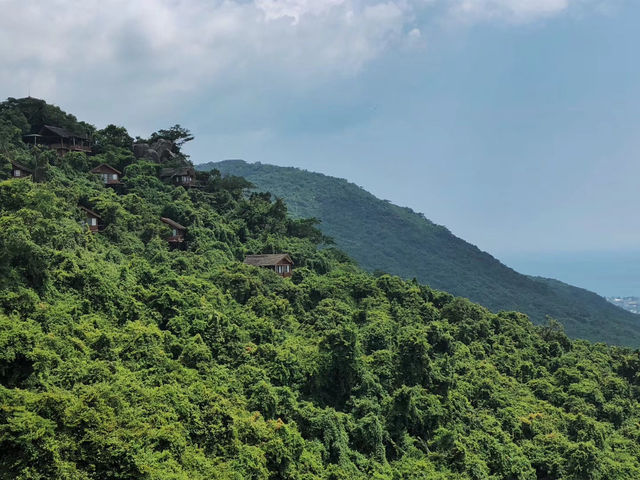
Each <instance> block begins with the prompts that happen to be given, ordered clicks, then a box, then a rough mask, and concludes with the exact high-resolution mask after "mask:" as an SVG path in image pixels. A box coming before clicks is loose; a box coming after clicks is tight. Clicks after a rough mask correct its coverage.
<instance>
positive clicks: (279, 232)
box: [0, 106, 640, 480]
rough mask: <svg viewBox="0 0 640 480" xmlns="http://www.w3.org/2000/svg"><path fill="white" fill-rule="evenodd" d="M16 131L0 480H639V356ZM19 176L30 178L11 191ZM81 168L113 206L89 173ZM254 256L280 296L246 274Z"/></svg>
mask: <svg viewBox="0 0 640 480" xmlns="http://www.w3.org/2000/svg"><path fill="white" fill-rule="evenodd" d="M1 108H2V109H1V110H0V111H2V112H5V111H7V110H5V106H2V107H1ZM9 110H10V109H9ZM10 111H11V112H13V110H10ZM12 118H13V117H12V115H11V114H7V115H6V116H5V115H4V114H3V116H2V117H1V122H3V123H2V124H3V125H5V127H6V128H5V129H4V130H2V132H3V137H2V138H3V141H5V140H6V139H5V137H4V135H5V132H6V131H9V132H10V134H9V139H8V140H7V141H6V142H5V143H3V147H2V148H3V150H2V152H1V153H2V162H3V163H4V165H3V168H2V170H1V172H2V173H0V174H1V175H3V179H2V181H0V478H11V479H85V480H89V479H95V480H98V479H132V480H133V479H136V480H138V479H158V480H159V479H163V480H165V479H176V480H178V479H185V480H186V479H212V478H214V479H215V478H219V479H238V480H243V479H303V480H311V479H332V480H337V479H345V480H346V479H358V478H361V479H377V480H385V479H386V480H390V479H393V480H400V479H415V480H418V479H420V480H435V479H439V480H445V479H450V480H454V479H487V480H489V479H491V480H493V479H495V480H497V479H523V480H525V479H526V480H535V479H540V480H541V479H548V480H551V479H575V480H578V479H580V480H582V479H603V480H604V479H636V478H640V442H639V440H640V409H639V408H638V407H639V404H638V400H639V398H640V377H639V376H638V368H639V367H640V356H639V353H638V351H632V350H630V349H625V348H619V347H610V346H607V345H605V344H593V343H589V342H587V341H582V340H580V341H572V340H570V339H569V338H568V337H567V336H566V335H565V334H564V332H563V331H562V328H561V327H560V326H559V324H557V323H556V322H551V323H549V324H546V325H544V326H534V325H533V324H532V323H531V322H530V321H529V319H528V318H527V317H526V316H525V315H523V314H520V313H515V312H502V313H498V314H494V313H491V312H489V311H488V310H487V309H485V308H483V307H480V306H478V305H476V304H473V303H471V302H470V301H468V300H465V299H462V298H456V297H454V296H452V295H450V294H447V293H444V292H440V291H436V290H433V289H431V288H429V287H427V286H424V285H420V284H419V283H418V282H408V281H404V280H402V279H400V278H398V277H395V276H390V275H386V274H381V275H378V276H373V275H371V274H369V273H366V272H364V271H362V270H361V269H360V268H358V267H357V266H356V265H355V264H354V263H353V262H352V261H350V260H349V258H348V257H347V256H346V255H345V254H343V253H341V252H340V251H338V250H336V249H335V248H333V247H331V245H330V244H329V243H330V242H329V240H328V239H327V238H326V237H324V236H323V235H322V234H321V233H320V232H319V231H318V230H317V229H316V226H315V223H314V222H313V221H305V220H294V219H292V218H291V217H289V216H288V214H287V206H286V204H285V203H284V202H282V201H281V200H274V199H273V198H272V197H271V196H270V195H269V194H265V193H253V194H249V193H248V192H247V187H249V186H250V184H249V183H248V182H246V181H245V180H243V179H241V178H237V177H223V176H221V175H220V173H219V172H217V171H211V172H206V173H203V174H201V175H200V176H199V181H200V182H201V184H202V188H198V189H189V190H185V189H184V188H183V187H174V186H171V185H168V184H165V183H163V182H161V181H160V180H159V179H158V176H157V175H158V170H159V168H160V166H159V165H157V164H154V163H151V162H149V161H147V160H145V159H136V158H135V156H134V155H133V154H132V151H131V148H130V147H127V146H126V145H123V143H122V142H121V140H122V138H123V135H115V136H113V135H108V134H106V133H105V134H103V135H102V137H101V138H103V140H102V142H103V144H102V150H101V152H100V153H98V154H96V155H93V156H87V155H85V154H84V153H77V152H76V153H69V154H67V155H65V156H58V155H55V154H53V155H52V154H51V152H46V151H40V150H38V149H33V150H30V149H29V148H28V147H26V146H25V145H21V144H20V135H18V136H17V137H15V136H11V135H13V134H11V129H12V128H21V127H19V126H18V125H17V124H15V123H13V122H14V120H12ZM3 128H4V127H3ZM20 132H22V130H20ZM99 132H100V131H99V130H95V133H96V135H98V134H99ZM120 133H121V134H123V133H126V131H125V132H122V131H121V132H120ZM110 138H115V140H113V142H114V143H113V144H110V143H109V142H110V140H109V139H110ZM118 139H119V140H118ZM125 143H126V142H125ZM17 158H19V159H20V160H21V161H22V162H25V163H29V165H32V166H35V165H39V166H40V168H42V169H43V176H42V177H41V179H40V180H39V181H38V182H35V181H33V179H32V178H24V179H12V178H9V176H8V173H7V172H8V168H9V167H8V165H7V164H8V163H9V161H12V160H13V161H15V159H17ZM101 163H109V164H111V165H113V166H117V168H119V169H120V170H121V171H122V172H123V177H122V183H123V188H122V189H120V190H115V189H113V188H108V187H105V186H104V185H103V183H102V182H101V181H100V179H99V178H96V177H95V176H93V175H91V174H89V173H88V172H89V170H90V169H91V168H92V167H94V166H96V165H99V164H101ZM79 206H85V207H87V208H90V209H92V210H93V211H95V212H97V213H98V214H99V215H100V217H101V226H100V228H101V231H100V232H99V233H96V234H92V233H91V232H90V230H89V228H88V227H87V226H86V225H85V224H83V219H84V216H83V213H82V211H81V210H80V209H79ZM161 216H163V217H169V218H172V219H174V220H175V221H177V222H179V223H181V224H182V225H184V226H186V227H187V229H188V230H187V241H188V248H187V249H185V250H180V249H169V247H168V245H167V242H166V238H167V237H168V236H169V235H170V232H169V229H168V227H167V226H166V225H164V224H163V223H162V222H160V217H161ZM273 252H287V253H289V254H290V255H291V257H292V258H293V260H294V262H295V270H294V274H293V276H292V277H291V279H284V278H281V277H280V276H278V275H276V274H275V273H274V272H273V271H269V270H266V269H259V268H255V267H251V266H248V265H244V264H243V263H242V259H243V257H244V256H245V255H246V254H252V253H273Z"/></svg>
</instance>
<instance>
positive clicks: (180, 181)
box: [160, 167, 196, 188]
mask: <svg viewBox="0 0 640 480" xmlns="http://www.w3.org/2000/svg"><path fill="white" fill-rule="evenodd" d="M160 180H163V181H165V182H169V183H171V184H172V185H175V186H176V187H180V186H182V187H185V188H189V187H195V186H196V170H195V168H193V167H179V168H163V169H162V170H160Z"/></svg>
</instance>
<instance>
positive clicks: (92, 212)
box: [80, 205, 102, 219]
mask: <svg viewBox="0 0 640 480" xmlns="http://www.w3.org/2000/svg"><path fill="white" fill-rule="evenodd" d="M80 210H84V211H85V212H87V214H89V215H90V216H92V217H96V218H98V219H102V217H101V216H100V215H98V214H97V213H96V212H94V211H93V210H89V209H88V208H87V207H83V206H82V205H80Z"/></svg>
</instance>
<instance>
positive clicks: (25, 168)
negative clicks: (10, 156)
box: [11, 161, 33, 173]
mask: <svg viewBox="0 0 640 480" xmlns="http://www.w3.org/2000/svg"><path fill="white" fill-rule="evenodd" d="M11 165H13V166H14V167H15V168H17V169H18V170H22V171H24V172H28V173H33V170H31V169H30V168H27V167H25V166H24V165H21V164H20V163H18V162H14V161H11Z"/></svg>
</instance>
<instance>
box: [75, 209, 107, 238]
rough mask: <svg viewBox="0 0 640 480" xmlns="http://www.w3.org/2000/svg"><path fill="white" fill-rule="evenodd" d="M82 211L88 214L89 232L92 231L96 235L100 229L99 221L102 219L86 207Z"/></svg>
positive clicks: (86, 221)
mask: <svg viewBox="0 0 640 480" xmlns="http://www.w3.org/2000/svg"><path fill="white" fill-rule="evenodd" d="M80 210H82V211H83V212H84V213H85V214H86V220H85V223H86V225H88V226H89V230H91V233H96V232H97V231H98V230H99V228H100V227H99V225H98V223H99V220H102V217H101V216H100V215H98V214H97V213H96V212H94V211H93V210H89V209H88V208H86V207H82V206H81V207H80Z"/></svg>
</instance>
